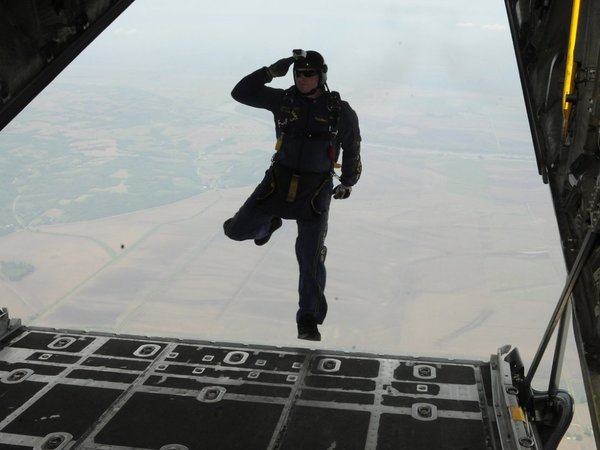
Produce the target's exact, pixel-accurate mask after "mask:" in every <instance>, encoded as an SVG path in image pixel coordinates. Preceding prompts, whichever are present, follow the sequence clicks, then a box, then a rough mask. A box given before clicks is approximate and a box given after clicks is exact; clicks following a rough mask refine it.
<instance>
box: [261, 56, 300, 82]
mask: <svg viewBox="0 0 600 450" xmlns="http://www.w3.org/2000/svg"><path fill="white" fill-rule="evenodd" d="M293 62H294V57H293V56H290V57H288V58H283V59H280V60H279V61H277V62H274V63H273V64H271V65H270V66H269V67H267V70H268V71H269V75H271V77H273V78H276V77H283V76H284V75H285V74H286V73H288V70H289V68H290V66H291V65H292V63H293Z"/></svg>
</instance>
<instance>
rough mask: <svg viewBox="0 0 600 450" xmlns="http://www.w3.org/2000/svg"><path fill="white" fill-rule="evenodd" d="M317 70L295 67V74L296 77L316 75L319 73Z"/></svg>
mask: <svg viewBox="0 0 600 450" xmlns="http://www.w3.org/2000/svg"><path fill="white" fill-rule="evenodd" d="M317 73H318V72H317V71H316V70H312V69H294V74H295V75H296V77H299V76H300V75H302V76H303V77H314V76H315V75H317Z"/></svg>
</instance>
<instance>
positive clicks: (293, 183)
mask: <svg viewBox="0 0 600 450" xmlns="http://www.w3.org/2000/svg"><path fill="white" fill-rule="evenodd" d="M299 180H300V175H292V179H291V180H290V188H289V189H288V193H287V197H286V199H285V201H286V202H290V203H291V202H293V201H294V200H296V194H297V193H298V181H299Z"/></svg>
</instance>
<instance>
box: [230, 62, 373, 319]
mask: <svg viewBox="0 0 600 450" xmlns="http://www.w3.org/2000/svg"><path fill="white" fill-rule="evenodd" d="M271 80H272V78H271V76H270V75H269V73H268V71H267V69H266V67H263V68H262V69H259V70H257V71H255V72H253V73H251V74H250V75H248V76H246V77H244V78H243V79H242V80H241V81H240V82H239V83H238V84H237V85H236V86H235V88H234V89H233V91H232V92H231V95H232V97H233V98H234V99H235V100H237V101H238V102H240V103H243V104H245V105H248V106H252V107H255V108H263V109H267V110H269V111H271V112H272V113H273V115H274V118H275V125H276V134H277V137H278V138H280V141H281V147H280V149H279V150H278V151H277V152H276V153H275V155H274V157H273V164H272V166H271V167H270V168H269V169H268V170H267V171H266V173H265V177H264V178H263V180H262V181H261V183H260V184H259V185H258V186H257V187H256V189H255V190H254V192H253V193H252V195H250V197H249V198H248V199H247V200H246V202H245V203H244V204H243V205H242V207H241V208H240V210H239V211H238V212H237V213H236V214H235V216H234V217H233V218H232V219H230V220H228V221H226V222H225V224H224V230H225V234H226V235H227V236H228V237H229V238H231V239H234V240H238V241H242V240H246V239H261V238H264V237H266V236H267V235H268V234H269V232H270V229H271V221H272V219H273V218H275V217H279V218H283V219H293V220H296V223H297V225H298V237H297V239H296V257H297V259H298V265H299V269H300V279H299V286H298V293H299V308H298V312H297V314H296V320H297V321H300V320H305V319H314V320H316V322H317V323H319V324H321V323H323V320H324V319H325V315H326V314H327V301H326V299H325V294H324V289H325V279H326V271H325V256H326V253H327V248H326V247H325V236H326V234H327V220H328V213H329V204H330V202H331V193H332V189H333V182H332V173H333V170H332V169H333V163H334V162H335V160H337V158H338V156H339V153H340V148H341V149H343V154H342V175H341V177H340V182H341V183H342V184H344V185H346V186H353V185H354V184H355V183H356V182H357V181H358V179H359V177H360V173H361V161H360V140H361V138H360V131H359V126H358V118H357V116H356V113H355V112H354V110H352V108H351V107H350V105H349V104H348V103H347V102H345V101H341V102H339V106H340V111H339V114H338V116H339V119H338V120H337V130H338V133H337V136H336V137H335V138H332V134H331V133H330V127H331V122H332V118H333V117H334V113H333V112H332V109H331V101H330V100H329V96H330V94H329V93H328V92H323V94H321V95H320V96H318V97H317V98H315V99H311V98H308V97H305V96H303V95H301V94H300V93H299V92H298V91H297V90H296V88H295V87H292V88H290V89H288V90H284V89H275V88H271V87H268V86H265V84H266V83H269V82H270V81H271ZM282 122H287V123H286V124H285V125H282ZM331 145H333V152H332V151H330V147H331ZM292 185H294V187H292Z"/></svg>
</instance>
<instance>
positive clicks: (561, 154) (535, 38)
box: [505, 0, 600, 446]
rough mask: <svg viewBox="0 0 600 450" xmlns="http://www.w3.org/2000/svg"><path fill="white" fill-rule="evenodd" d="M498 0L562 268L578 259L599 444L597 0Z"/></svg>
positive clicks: (578, 326)
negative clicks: (507, 24)
mask: <svg viewBox="0 0 600 450" xmlns="http://www.w3.org/2000/svg"><path fill="white" fill-rule="evenodd" d="M505 3H506V7H507V12H508V18H509V22H510V25H511V31H512V37H513V43H514V47H515V52H516V57H517V63H518V66H519V72H520V76H521V83H522V87H523V93H524V98H525V103H526V106H527V113H528V117H529V124H530V128H531V132H532V137H533V142H534V146H535V153H536V157H537V164H538V168H539V173H540V175H541V176H542V178H543V181H544V182H545V183H547V184H549V186H550V191H551V194H552V199H553V203H554V209H555V214H556V217H557V221H558V226H559V232H560V236H561V241H562V246H563V253H564V257H565V261H566V263H567V268H568V270H569V271H571V273H572V271H573V268H574V266H575V265H576V264H577V263H578V262H581V264H582V270H581V274H580V275H579V277H578V279H576V280H573V281H574V290H573V296H572V302H573V303H572V310H573V312H574V315H573V324H574V328H575V340H576V342H577V345H578V351H579V356H580V361H581V367H582V372H583V378H584V383H585V386H586V391H587V397H588V403H589V405H590V413H591V417H592V423H593V427H594V433H595V435H596V440H597V443H598V445H599V446H600V440H599V437H600V428H599V422H600V402H599V401H598V400H597V399H598V398H599V396H600V241H598V239H597V238H596V235H597V231H598V226H599V219H600V128H599V124H600V78H598V76H597V69H598V65H599V63H600V58H599V56H600V1H599V0H570V1H562V0H561V1H556V0H554V1H553V0H544V1H541V0H506V1H505ZM586 238H587V241H586ZM586 242H587V243H588V244H589V245H587V247H589V248H588V249H587V250H588V253H587V255H583V252H581V251H580V250H581V249H582V248H583V247H584V244H586ZM578 256H580V257H582V256H583V258H580V260H579V261H578Z"/></svg>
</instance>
